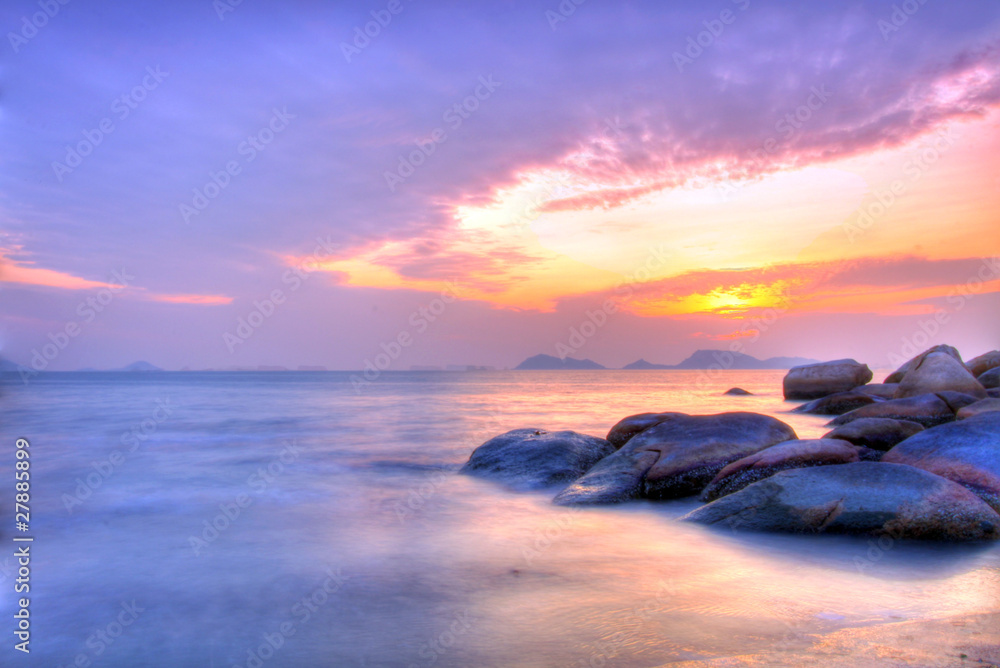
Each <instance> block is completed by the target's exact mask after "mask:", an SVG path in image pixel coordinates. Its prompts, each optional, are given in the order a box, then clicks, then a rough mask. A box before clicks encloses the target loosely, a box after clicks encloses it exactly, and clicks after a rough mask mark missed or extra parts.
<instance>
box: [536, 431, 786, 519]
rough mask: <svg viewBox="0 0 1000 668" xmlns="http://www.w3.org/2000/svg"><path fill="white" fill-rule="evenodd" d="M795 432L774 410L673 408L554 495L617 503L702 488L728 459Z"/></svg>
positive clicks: (564, 500)
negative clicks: (684, 411)
mask: <svg viewBox="0 0 1000 668" xmlns="http://www.w3.org/2000/svg"><path fill="white" fill-rule="evenodd" d="M795 438H796V436H795V432H794V431H793V430H792V428H791V427H789V426H788V425H787V424H785V423H784V422H781V421H780V420H776V419H775V418H773V417H770V416H768V415H758V414H756V413H721V414H719V415H684V414H681V413H674V414H669V415H667V416H666V417H665V419H663V420H662V421H661V422H659V423H657V424H656V425H654V426H652V427H649V428H648V429H646V430H645V431H643V432H641V433H640V434H638V435H636V436H633V437H632V438H631V439H629V441H628V442H627V443H626V444H625V445H624V446H623V447H622V448H621V449H620V450H618V451H617V452H615V453H614V454H613V455H610V456H608V457H605V458H604V459H602V460H601V461H600V463H598V464H597V465H596V466H594V468H592V469H591V470H590V471H588V472H587V474H586V475H584V476H583V477H582V478H580V479H579V480H577V481H576V482H574V483H573V484H572V485H570V486H569V487H567V488H566V489H565V490H563V491H562V492H560V493H559V495H558V496H556V498H555V499H554V501H555V503H558V504H561V505H572V504H596V503H617V502H620V501H625V500H627V499H634V498H639V497H646V498H654V499H670V498H678V497H682V496H689V495H692V494H697V493H699V492H700V491H701V490H702V489H703V488H704V487H705V485H707V484H708V483H709V482H711V480H712V478H714V477H715V475H716V474H717V473H718V472H719V471H721V470H722V469H723V467H725V466H726V465H727V464H729V463H731V462H734V461H736V460H737V459H742V458H743V457H746V456H747V455H751V454H753V453H755V452H758V451H760V450H763V449H764V448H767V447H770V446H772V445H776V444H778V443H782V442H784V441H790V440H793V439H795Z"/></svg>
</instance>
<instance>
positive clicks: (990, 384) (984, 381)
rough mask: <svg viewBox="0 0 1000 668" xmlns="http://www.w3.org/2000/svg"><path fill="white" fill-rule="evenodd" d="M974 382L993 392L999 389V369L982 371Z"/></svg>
mask: <svg viewBox="0 0 1000 668" xmlns="http://www.w3.org/2000/svg"><path fill="white" fill-rule="evenodd" d="M976 380H978V381H979V384H980V385H982V386H983V387H985V388H986V389H988V390H994V389H996V388H998V387H1000V367H996V368H993V369H990V370H989V371H984V372H983V373H981V374H979V376H978V377H977V378H976Z"/></svg>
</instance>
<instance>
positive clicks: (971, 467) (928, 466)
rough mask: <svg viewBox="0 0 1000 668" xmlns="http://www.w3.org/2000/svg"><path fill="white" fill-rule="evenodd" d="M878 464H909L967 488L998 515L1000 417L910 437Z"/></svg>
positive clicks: (984, 417)
mask: <svg viewBox="0 0 1000 668" xmlns="http://www.w3.org/2000/svg"><path fill="white" fill-rule="evenodd" d="M882 461H885V462H891V463H894V464H909V465H910V466H915V467H916V468H918V469H923V470H925V471H930V472H931V473H936V474H938V475H939V476H942V477H945V478H948V479H949V480H954V481H955V482H957V483H959V484H961V485H964V486H965V487H968V488H969V489H970V490H972V491H973V492H975V493H976V494H978V495H979V496H980V497H982V498H983V500H985V501H986V502H987V503H989V504H990V505H991V506H993V508H994V509H995V510H997V512H1000V413H997V412H990V413H983V414H981V415H977V416H975V417H970V418H968V419H966V420H960V421H958V422H954V423H952V424H946V425H942V426H940V427H934V428H933V429H928V430H926V431H923V432H920V433H919V434H917V435H916V436H911V437H910V438H908V439H906V440H905V441H903V442H902V443H900V444H899V445H897V446H896V447H894V448H893V449H892V450H890V451H889V452H887V453H886V454H885V457H883V458H882Z"/></svg>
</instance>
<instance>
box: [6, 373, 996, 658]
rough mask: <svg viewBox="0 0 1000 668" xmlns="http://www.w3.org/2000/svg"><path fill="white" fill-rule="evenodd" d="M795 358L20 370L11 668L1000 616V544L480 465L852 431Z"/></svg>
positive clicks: (650, 654) (495, 652)
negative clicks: (682, 435)
mask: <svg viewBox="0 0 1000 668" xmlns="http://www.w3.org/2000/svg"><path fill="white" fill-rule="evenodd" d="M782 375H783V372H781V371H765V372H752V371H732V372H725V373H717V374H715V375H706V374H705V373H704V372H697V371H691V372H686V371H648V372H641V371H640V372H624V371H600V372H469V373H460V372H454V373H449V372H428V373H416V372H413V373H386V374H384V375H383V376H382V377H381V378H379V379H378V381H377V382H375V383H373V384H371V385H370V386H368V387H366V388H365V389H364V391H362V392H361V393H356V392H355V391H354V389H353V388H352V385H351V383H350V380H349V376H350V374H347V373H339V372H330V373H295V372H288V373H180V372H178V373H157V374H131V375H130V374H116V373H90V374H88V373H74V374H47V375H42V376H39V377H38V378H36V379H33V380H32V381H31V382H30V383H29V384H28V385H23V384H21V383H20V382H19V381H18V380H17V379H16V378H12V379H9V380H8V382H7V383H6V385H5V386H4V387H3V394H2V396H0V438H2V443H3V446H2V448H0V453H4V454H3V455H2V459H0V480H3V481H7V482H4V483H3V484H2V485H0V500H2V503H3V507H2V509H0V549H2V551H0V615H2V617H3V619H6V620H10V619H11V615H12V614H13V612H14V610H15V609H16V608H15V605H16V603H15V594H14V593H13V579H14V578H15V577H16V564H14V563H13V560H12V558H11V554H12V552H13V549H12V548H11V545H13V543H12V542H11V540H10V539H11V537H12V536H13V534H14V533H15V532H14V530H13V522H14V519H13V512H12V510H13V494H14V490H13V467H14V459H13V451H14V447H13V443H14V441H15V439H16V438H18V437H25V438H27V439H29V441H30V442H31V453H32V460H31V461H32V473H33V479H32V503H31V506H32V523H31V534H32V535H33V536H34V537H35V542H34V543H33V545H32V553H33V561H32V574H31V594H30V596H31V611H32V633H33V636H32V645H31V647H32V653H31V656H30V658H26V657H23V656H21V655H20V654H19V653H16V652H15V651H14V650H13V642H14V641H13V640H12V639H11V638H12V636H11V635H10V632H9V629H10V628H12V627H11V625H10V623H9V621H8V622H5V624H4V628H5V629H8V630H5V631H4V637H5V638H7V640H6V641H4V643H3V646H2V647H0V664H2V665H5V666H6V665H46V666H60V665H66V666H69V665H73V663H74V661H77V662H78V664H77V665H95V666H96V665H107V666H226V667H230V666H234V665H238V666H259V665H267V666H304V667H308V666H317V667H318V666H324V667H325V666H404V667H410V666H418V667H429V666H456V667H458V666H462V667H465V666H577V665H579V666H604V665H608V666H658V665H664V664H669V663H671V662H677V661H682V660H691V659H699V658H705V659H708V658H712V657H725V656H735V655H740V654H747V653H750V652H763V651H776V652H781V651H785V650H787V651H801V650H803V649H804V648H805V649H808V647H809V646H810V645H811V644H812V643H813V642H815V640H816V638H817V637H822V636H823V635H824V634H828V633H830V632H833V631H836V630H838V629H842V628H845V627H861V626H868V625H878V624H883V623H886V622H894V621H900V620H923V619H938V618H943V617H949V616H956V615H963V614H972V613H978V612H985V611H996V610H998V609H1000V550H998V549H997V548H995V547H992V546H986V547H983V546H979V547H968V546H935V545H926V544H896V545H882V546H880V545H878V544H877V543H875V542H874V541H869V540H862V539H849V538H840V537H827V536H821V537H798V536H769V535H754V534H746V535H744V534H738V535H734V534H732V533H727V532H724V531H718V530H710V529H706V528H704V527H700V526H694V525H688V524H685V523H679V522H677V521H676V518H677V517H679V516H680V515H681V514H683V513H684V512H686V511H687V510H689V509H691V508H693V507H695V506H696V505H697V502H696V501H693V500H684V501H677V502H669V503H649V502H640V503H633V504H627V505H625V506H618V507H611V508H597V509H592V508H587V509H583V510H572V509H565V508H559V507H555V506H552V505H551V504H550V503H549V499H550V498H551V497H552V496H553V495H554V491H547V492H531V493H523V492H512V491H509V490H507V489H504V488H503V487H501V486H499V485H497V484H494V483H491V482H488V481H483V480H478V479H473V478H468V477H465V476H460V475H457V474H456V471H457V469H458V468H459V467H460V466H461V464H462V463H463V462H464V461H465V460H466V459H467V458H468V456H469V453H470V452H471V451H472V449H473V448H474V447H475V446H477V445H479V444H480V443H481V442H483V441H484V440H486V439H487V438H489V437H491V436H493V435H495V434H498V433H502V432H504V431H507V430H509V429H514V428H519V427H538V428H544V429H551V430H556V429H574V430H577V431H581V432H585V433H591V434H595V435H599V436H603V435H605V434H606V433H607V430H608V429H609V428H610V427H611V426H612V425H613V424H614V423H615V422H617V421H618V420H619V419H620V418H622V417H625V416H627V415H630V414H634V413H638V412H647V411H665V410H671V411H682V412H690V413H715V412H722V411H728V410H750V411H757V412H764V413H769V414H771V415H775V416H776V417H778V418H780V419H783V420H785V421H787V422H788V423H789V424H791V425H792V426H793V427H794V428H795V430H796V431H797V433H798V435H799V436H800V437H802V438H814V437H818V436H820V435H822V434H823V433H825V432H826V431H827V429H826V428H825V427H824V426H823V425H824V423H825V422H826V421H827V419H826V418H819V417H813V416H804V415H790V414H788V413H787V411H788V410H789V409H790V408H791V407H793V405H792V404H788V403H785V402H783V401H782V398H781V393H780V387H781V377H782ZM731 386H741V387H744V388H745V389H748V390H750V391H752V392H755V393H756V395H755V396H752V397H728V396H722V392H723V391H724V390H726V389H727V388H729V387H731ZM213 525H214V526H213ZM126 622H127V623H126ZM81 657H82V658H81ZM87 661H89V662H90V663H89V664H88V663H85V662H87Z"/></svg>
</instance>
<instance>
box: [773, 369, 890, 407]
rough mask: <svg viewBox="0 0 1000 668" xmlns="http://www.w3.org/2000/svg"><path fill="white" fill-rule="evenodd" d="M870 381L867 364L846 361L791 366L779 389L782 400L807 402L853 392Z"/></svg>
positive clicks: (870, 374)
mask: <svg viewBox="0 0 1000 668" xmlns="http://www.w3.org/2000/svg"><path fill="white" fill-rule="evenodd" d="M871 379H872V370H871V369H869V368H868V365H867V364H859V363H858V362H856V361H854V360H848V359H845V360H834V361H832V362H822V363H820V364H806V365H803V366H797V367H793V368H791V369H789V370H788V374H787V375H785V380H784V382H783V383H782V386H783V389H784V392H785V399H804V400H806V401H808V400H810V399H819V398H820V397H825V396H827V395H829V394H835V393H837V392H846V391H848V390H852V389H854V388H855V387H857V386H859V385H864V384H865V383H867V382H868V381H870V380H871Z"/></svg>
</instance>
